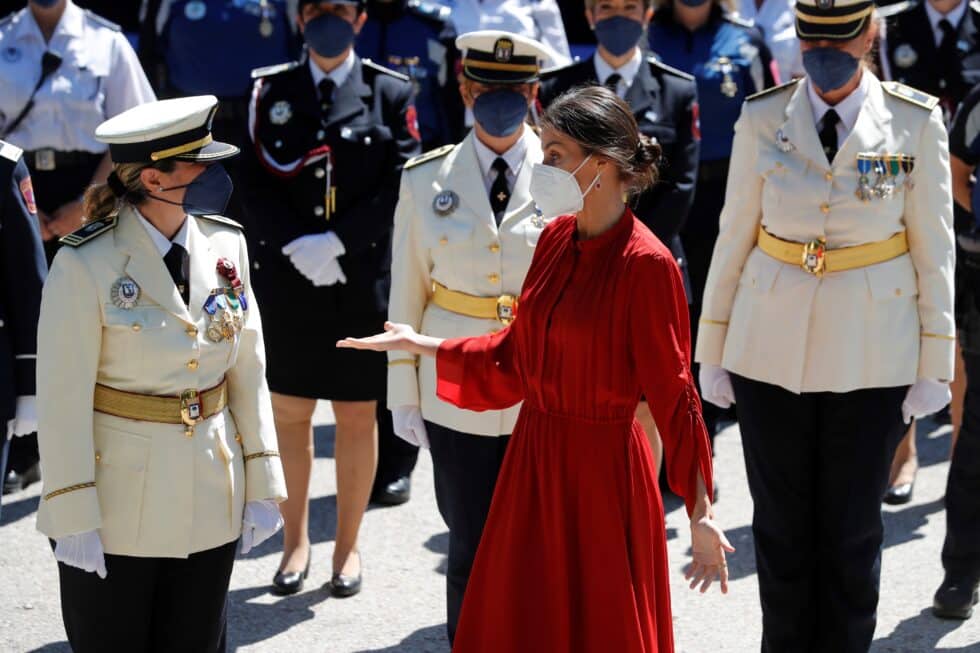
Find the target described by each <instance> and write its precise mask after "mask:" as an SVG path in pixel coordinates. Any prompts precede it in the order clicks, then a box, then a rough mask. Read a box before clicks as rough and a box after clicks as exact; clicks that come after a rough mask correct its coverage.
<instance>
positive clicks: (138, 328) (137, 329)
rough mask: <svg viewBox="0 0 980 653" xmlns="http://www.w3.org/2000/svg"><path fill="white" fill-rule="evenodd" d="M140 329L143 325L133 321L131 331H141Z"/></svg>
mask: <svg viewBox="0 0 980 653" xmlns="http://www.w3.org/2000/svg"><path fill="white" fill-rule="evenodd" d="M142 330H143V325H142V324H140V323H139V322H133V331H137V332H139V331H142Z"/></svg>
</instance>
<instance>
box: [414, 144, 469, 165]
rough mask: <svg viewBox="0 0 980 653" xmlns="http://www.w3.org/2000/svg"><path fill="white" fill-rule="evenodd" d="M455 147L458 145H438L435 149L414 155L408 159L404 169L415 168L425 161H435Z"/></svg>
mask: <svg viewBox="0 0 980 653" xmlns="http://www.w3.org/2000/svg"><path fill="white" fill-rule="evenodd" d="M454 147H456V146H455V145H443V146H442V147H437V148H436V149H434V150H429V151H428V152H424V153H422V154H419V155H418V156H416V157H412V158H411V159H409V160H408V161H406V162H405V165H404V167H403V169H404V170H411V169H412V168H414V167H416V166H420V165H422V164H423V163H428V162H429V161H434V160H436V159H438V158H440V157H444V156H446V155H447V154H449V152H450V150H452V149H453V148H454Z"/></svg>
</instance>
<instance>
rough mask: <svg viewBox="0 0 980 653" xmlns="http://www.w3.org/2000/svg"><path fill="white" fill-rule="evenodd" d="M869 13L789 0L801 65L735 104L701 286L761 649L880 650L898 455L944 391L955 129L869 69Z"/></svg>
mask: <svg viewBox="0 0 980 653" xmlns="http://www.w3.org/2000/svg"><path fill="white" fill-rule="evenodd" d="M873 10H874V7H873V5H872V3H871V2H870V1H869V0H837V2H836V3H835V2H825V1H824V0H816V4H814V0H799V1H798V2H797V4H796V10H795V11H796V29H797V34H798V35H799V38H800V40H801V42H802V48H803V65H804V67H805V68H806V71H807V77H806V78H804V79H803V80H800V81H796V82H791V83H789V84H786V85H784V86H781V87H776V88H774V89H771V90H769V91H764V92H763V93H760V94H757V95H755V96H753V97H750V98H749V99H748V100H747V101H746V103H745V105H744V106H743V109H742V115H741V117H740V119H739V121H738V123H737V125H736V127H735V130H736V134H735V145H734V150H733V153H732V161H733V162H737V163H736V165H733V166H732V169H731V173H730V174H729V178H728V192H727V195H726V199H725V207H724V210H723V212H722V215H721V233H720V236H719V238H718V243H717V245H716V247H715V250H714V257H713V259H712V262H711V269H710V272H709V275H708V282H707V288H706V290H705V296H704V310H703V312H702V318H701V321H702V323H701V328H700V334H699V337H698V343H697V354H696V358H697V360H698V362H700V363H701V364H702V368H701V369H702V372H701V379H702V385H701V387H702V389H703V391H704V393H705V398H706V399H708V400H709V401H712V402H713V403H716V404H719V405H723V406H724V405H727V404H728V403H729V402H731V401H735V400H737V403H738V407H739V410H738V416H739V423H740V426H741V431H742V439H743V447H744V451H745V460H746V467H747V471H748V479H749V488H750V490H751V493H752V498H753V501H754V504H755V506H754V508H755V516H754V520H753V533H754V536H755V546H756V559H757V562H758V569H759V589H760V594H761V599H762V614H763V644H762V650H763V651H803V652H805V651H835V652H836V651H839V652H842V653H848V652H852V651H853V652H857V651H867V650H868V647H869V646H870V644H871V640H872V636H873V633H874V627H875V610H876V608H877V604H878V585H879V570H880V563H881V545H882V523H881V507H880V503H881V499H882V496H883V495H884V492H885V489H886V487H887V483H888V471H889V465H890V463H891V460H892V455H893V454H894V451H895V447H896V446H897V444H898V442H899V440H900V439H901V437H902V435H903V433H904V431H905V428H906V424H907V423H908V422H909V421H910V419H911V418H913V417H916V416H921V415H925V414H929V413H932V412H934V411H936V410H938V409H939V408H941V407H942V406H943V405H945V404H946V403H947V402H948V400H949V389H948V385H947V384H948V382H949V380H950V379H951V378H952V376H953V345H954V341H953V336H954V333H955V332H954V325H953V232H952V222H953V209H952V195H951V183H950V172H949V155H948V153H947V146H946V143H947V139H946V130H945V128H944V126H943V121H942V114H941V113H940V110H939V109H938V108H937V100H936V98H933V97H931V96H928V95H925V94H923V93H920V92H918V91H916V90H914V89H911V88H909V87H906V86H903V85H901V84H897V83H894V82H885V83H882V82H879V81H878V79H877V78H875V76H874V75H872V74H871V72H870V71H869V70H868V69H866V68H864V67H863V66H862V65H861V63H860V60H861V59H862V58H864V57H865V56H866V55H867V53H868V52H869V51H870V49H871V47H872V44H873V43H874V39H875V37H876V34H877V23H876V22H875V19H874V16H873ZM733 389H734V392H733Z"/></svg>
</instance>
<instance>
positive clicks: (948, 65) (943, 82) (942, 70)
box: [937, 18, 960, 91]
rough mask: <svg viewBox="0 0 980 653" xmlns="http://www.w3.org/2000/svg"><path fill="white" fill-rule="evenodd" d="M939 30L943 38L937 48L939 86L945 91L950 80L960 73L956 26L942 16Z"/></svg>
mask: <svg viewBox="0 0 980 653" xmlns="http://www.w3.org/2000/svg"><path fill="white" fill-rule="evenodd" d="M939 30H940V31H941V32H942V33H943V38H942V39H941V40H940V41H939V47H938V48H937V49H938V52H937V54H938V59H939V61H938V63H939V66H938V69H939V82H938V83H939V88H940V89H942V90H943V91H946V88H947V87H948V86H949V85H950V83H951V82H952V80H955V79H956V78H957V77H959V75H960V57H959V52H958V51H957V49H956V28H955V27H953V24H952V23H950V22H949V21H948V20H946V19H945V18H943V19H942V20H941V21H939Z"/></svg>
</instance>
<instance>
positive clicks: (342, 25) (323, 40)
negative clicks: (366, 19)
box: [303, 14, 354, 58]
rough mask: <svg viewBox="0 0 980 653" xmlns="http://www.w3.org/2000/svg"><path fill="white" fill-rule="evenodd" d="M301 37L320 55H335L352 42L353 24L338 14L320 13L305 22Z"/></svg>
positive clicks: (339, 53)
mask: <svg viewBox="0 0 980 653" xmlns="http://www.w3.org/2000/svg"><path fill="white" fill-rule="evenodd" d="M303 38H304V39H306V44H307V45H308V46H310V47H311V48H312V49H313V51H314V52H316V53H317V54H318V55H320V56H321V57H328V58H329V57H337V56H339V55H341V54H342V53H343V52H344V50H346V49H347V48H349V47H350V46H351V43H353V42H354V26H353V25H351V24H350V23H348V22H347V21H346V20H344V19H343V18H341V17H340V16H335V15H333V14H321V15H320V16H317V17H316V18H314V19H313V20H311V21H310V22H308V23H307V24H306V27H304V28H303Z"/></svg>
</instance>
